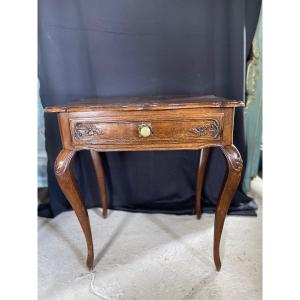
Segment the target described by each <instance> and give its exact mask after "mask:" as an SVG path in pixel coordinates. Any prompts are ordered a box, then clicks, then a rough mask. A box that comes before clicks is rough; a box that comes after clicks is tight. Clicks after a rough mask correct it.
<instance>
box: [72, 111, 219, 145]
mask: <svg viewBox="0 0 300 300" xmlns="http://www.w3.org/2000/svg"><path fill="white" fill-rule="evenodd" d="M69 122H70V130H71V136H72V143H73V145H83V144H87V145H112V144H113V145H126V144H128V145H131V144H136V145H148V144H153V143H155V144H157V145H158V144H168V143H172V144H174V143H175V144H176V143H183V142H188V143H199V142H201V141H206V142H207V141H208V142H212V143H213V142H220V141H221V140H222V135H223V114H216V115H214V116H209V117H203V118H191V119H180V118H177V119H172V120H157V119H156V120H155V119H137V118H134V119H125V120H115V121H114V120H103V119H101V118H98V119H97V118H75V119H70V120H69Z"/></svg>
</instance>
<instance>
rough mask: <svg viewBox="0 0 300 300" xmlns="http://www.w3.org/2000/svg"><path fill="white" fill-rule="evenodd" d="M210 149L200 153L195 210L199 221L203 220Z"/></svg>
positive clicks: (204, 149)
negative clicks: (204, 184)
mask: <svg viewBox="0 0 300 300" xmlns="http://www.w3.org/2000/svg"><path fill="white" fill-rule="evenodd" d="M209 152H210V149H209V148H203V149H202V150H201V151H200V153H199V161H198V168H197V173H196V197H195V198H196V199H195V210H196V217H197V219H198V220H199V219H200V218H201V198H202V190H203V182H204V176H205V171H206V166H207V161H208V157H209Z"/></svg>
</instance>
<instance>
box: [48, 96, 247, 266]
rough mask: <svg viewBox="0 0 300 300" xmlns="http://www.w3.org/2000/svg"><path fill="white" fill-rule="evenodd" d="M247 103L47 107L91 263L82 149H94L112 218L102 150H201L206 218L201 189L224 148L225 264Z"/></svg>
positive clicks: (154, 100)
mask: <svg viewBox="0 0 300 300" xmlns="http://www.w3.org/2000/svg"><path fill="white" fill-rule="evenodd" d="M240 106H243V102H241V101H236V100H228V99H224V98H218V97H215V96H202V97H184V96H161V97H120V98H98V99H86V100H82V101H77V102H74V103H70V104H68V105H63V106H55V107H47V108H46V112H54V113H57V115H58V121H59V128H60V135H61V141H62V145H63V149H62V150H61V152H60V153H59V155H58V156H57V159H56V161H55V174H56V178H57V181H58V183H59V185H60V187H61V189H62V191H63V193H64V194H65V196H66V198H67V199H68V201H69V202H70V204H71V206H72V207H73V209H74V211H75V213H76V215H77V218H78V220H79V222H80V224H81V227H82V230H83V232H84V235H85V239H86V243H87V249H88V255H87V266H88V268H89V270H92V269H93V264H94V250H93V240H92V234H91V228H90V222H89V217H88V213H87V210H86V207H85V205H84V201H83V199H82V196H81V194H80V191H79V188H78V185H77V183H76V180H75V177H74V175H73V172H72V168H71V167H70V166H71V162H72V160H73V158H74V154H75V153H76V152H77V151H80V150H83V149H88V150H90V153H91V156H92V160H93V164H94V167H95V171H96V176H97V180H98V184H99V188H100V192H101V199H102V210H103V217H106V216H107V203H106V191H105V181H104V172H103V167H102V163H101V157H100V153H99V152H105V151H158V150H159V151H160V150H183V149H191V150H200V149H202V150H201V151H200V152H199V153H200V154H199V163H198V168H197V176H196V197H195V198H196V199H195V206H196V215H197V218H198V219H199V218H200V216H201V192H202V186H203V180H204V174H205V168H206V163H207V158H208V155H209V148H211V147H219V148H220V149H221V150H222V152H223V153H224V156H225V158H226V161H227V166H228V168H227V174H226V176H225V179H224V184H223V186H222V189H221V191H220V195H219V199H218V202H217V207H216V214H215V224H214V262H215V266H216V269H217V270H218V271H219V270H220V268H221V260H220V253H219V248H220V240H221V234H222V230H223V225H224V221H225V217H226V214H227V211H228V208H229V205H230V202H231V199H232V197H233V195H234V193H235V191H236V189H237V187H238V184H239V181H240V177H241V172H242V169H243V161H242V158H241V155H240V153H239V151H238V150H237V148H236V147H235V146H234V145H233V144H232V139H233V138H232V134H233V124H234V112H235V107H240Z"/></svg>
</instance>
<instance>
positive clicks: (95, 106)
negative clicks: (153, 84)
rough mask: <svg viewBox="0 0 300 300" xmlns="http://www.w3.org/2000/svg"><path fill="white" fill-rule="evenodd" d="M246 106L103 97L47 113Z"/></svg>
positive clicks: (206, 99) (198, 99)
mask: <svg viewBox="0 0 300 300" xmlns="http://www.w3.org/2000/svg"><path fill="white" fill-rule="evenodd" d="M238 106H244V103H243V101H240V100H231V99H226V98H220V97H216V96H213V95H208V96H133V97H105V98H104V97H103V98H87V99H82V100H78V101H73V102H70V103H67V104H61V105H57V106H52V107H46V108H45V111H46V112H76V111H86V110H99V109H120V108H122V109H132V110H143V109H149V110H155V109H172V108H184V107H190V108H192V107H193V108H194V107H238Z"/></svg>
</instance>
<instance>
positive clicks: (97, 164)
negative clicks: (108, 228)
mask: <svg viewBox="0 0 300 300" xmlns="http://www.w3.org/2000/svg"><path fill="white" fill-rule="evenodd" d="M90 153H91V156H92V160H93V165H94V168H95V172H96V177H97V181H98V186H99V190H100V194H101V204H102V216H103V218H104V219H105V218H106V217H107V197H106V188H105V176H104V170H103V164H102V159H101V153H100V152H97V151H94V150H90Z"/></svg>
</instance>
